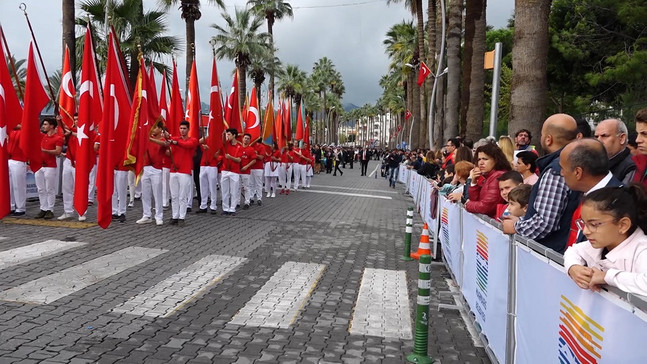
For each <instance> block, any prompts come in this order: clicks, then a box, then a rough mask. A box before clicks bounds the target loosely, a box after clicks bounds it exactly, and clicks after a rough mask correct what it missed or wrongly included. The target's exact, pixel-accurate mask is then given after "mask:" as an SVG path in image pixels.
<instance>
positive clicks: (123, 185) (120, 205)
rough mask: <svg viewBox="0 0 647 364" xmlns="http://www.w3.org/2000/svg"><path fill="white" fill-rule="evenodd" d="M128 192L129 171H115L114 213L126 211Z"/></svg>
mask: <svg viewBox="0 0 647 364" xmlns="http://www.w3.org/2000/svg"><path fill="white" fill-rule="evenodd" d="M127 194H128V171H115V187H114V190H113V191H112V214H113V215H122V214H125V213H126V204H127V202H126V199H127Z"/></svg>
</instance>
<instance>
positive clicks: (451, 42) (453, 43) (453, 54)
mask: <svg viewBox="0 0 647 364" xmlns="http://www.w3.org/2000/svg"><path fill="white" fill-rule="evenodd" d="M448 18H449V26H448V29H447V69H448V73H447V104H446V107H445V128H446V130H447V134H448V135H451V136H456V135H458V123H459V108H460V97H461V94H460V82H461V30H462V25H461V24H462V22H463V0H451V1H450V3H449V12H448Z"/></svg>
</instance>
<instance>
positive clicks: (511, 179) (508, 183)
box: [495, 171, 523, 219]
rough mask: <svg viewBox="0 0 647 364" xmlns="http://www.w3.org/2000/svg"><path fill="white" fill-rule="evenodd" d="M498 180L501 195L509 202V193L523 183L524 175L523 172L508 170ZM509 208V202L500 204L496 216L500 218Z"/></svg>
mask: <svg viewBox="0 0 647 364" xmlns="http://www.w3.org/2000/svg"><path fill="white" fill-rule="evenodd" d="M498 181H499V192H500V193H501V197H502V198H503V199H504V200H505V201H506V202H507V201H508V193H509V192H510V190H512V189H513V188H515V187H517V186H519V185H520V184H522V183H523V177H522V176H521V173H519V172H517V171H508V172H505V173H504V174H502V175H501V177H499V178H498ZM507 208H508V204H498V205H497V206H496V215H495V216H496V217H497V219H499V218H500V217H501V215H502V214H504V213H505V212H506V210H507Z"/></svg>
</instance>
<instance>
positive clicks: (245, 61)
mask: <svg viewBox="0 0 647 364" xmlns="http://www.w3.org/2000/svg"><path fill="white" fill-rule="evenodd" d="M222 17H223V19H224V20H225V23H226V24H227V26H226V28H223V27H221V26H220V25H218V24H213V25H211V26H212V27H213V28H214V29H216V31H217V32H218V34H216V35H215V36H214V37H213V38H212V39H213V40H214V41H215V42H216V45H217V46H218V48H217V49H216V55H217V56H218V59H222V58H227V59H230V60H233V61H234V63H235V64H236V68H237V69H238V92H239V94H238V96H239V100H240V105H243V104H245V95H246V92H247V90H246V78H247V67H248V66H249V65H250V64H251V63H252V59H253V58H258V57H262V56H263V54H264V53H265V52H267V50H268V47H269V46H268V43H267V39H268V37H269V34H268V33H265V32H261V33H259V32H258V29H259V28H260V27H261V25H263V20H262V18H255V17H254V16H253V14H252V13H251V11H249V10H245V9H243V10H239V9H236V10H235V18H232V17H231V16H229V14H227V13H222Z"/></svg>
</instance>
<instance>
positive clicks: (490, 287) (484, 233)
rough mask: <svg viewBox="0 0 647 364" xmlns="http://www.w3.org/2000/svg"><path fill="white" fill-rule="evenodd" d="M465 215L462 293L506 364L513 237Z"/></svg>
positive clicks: (500, 358)
mask: <svg viewBox="0 0 647 364" xmlns="http://www.w3.org/2000/svg"><path fill="white" fill-rule="evenodd" d="M462 212H463V220H462V221H463V282H462V284H461V291H462V293H463V296H464V297H465V300H466V301H467V303H468V304H469V305H470V308H471V310H472V311H473V312H474V314H475V316H476V322H478V323H479V325H481V329H482V331H483V334H485V336H486V337H487V339H488V342H489V345H490V347H491V348H492V351H493V352H494V354H495V355H496V357H497V358H498V359H499V362H501V363H505V362H506V360H505V354H506V351H505V343H506V322H507V318H508V273H509V272H508V269H509V266H510V262H509V257H510V251H509V249H510V237H509V236H508V235H505V234H504V233H503V232H501V230H499V229H497V228H495V227H494V226H492V225H490V224H489V223H487V222H485V221H483V220H481V219H480V218H478V217H476V216H475V215H473V214H470V213H469V212H467V211H465V210H462ZM452 239H453V238H452ZM537 302H539V301H537Z"/></svg>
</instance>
